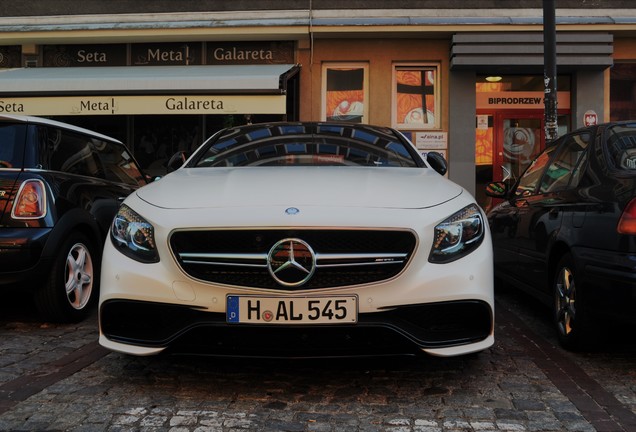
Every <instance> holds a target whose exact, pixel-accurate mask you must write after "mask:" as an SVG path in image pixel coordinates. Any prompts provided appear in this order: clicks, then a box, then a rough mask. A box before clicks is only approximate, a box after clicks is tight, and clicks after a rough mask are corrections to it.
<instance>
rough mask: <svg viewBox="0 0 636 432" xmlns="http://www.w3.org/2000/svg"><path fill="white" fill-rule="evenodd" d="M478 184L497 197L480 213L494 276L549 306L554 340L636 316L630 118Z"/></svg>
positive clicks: (569, 344) (634, 137)
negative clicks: (507, 178) (508, 177)
mask: <svg viewBox="0 0 636 432" xmlns="http://www.w3.org/2000/svg"><path fill="white" fill-rule="evenodd" d="M486 193H487V194H488V195H489V196H491V197H494V198H503V199H504V201H503V202H502V203H500V204H498V205H496V206H495V207H494V208H493V209H492V210H491V211H490V212H489V213H488V220H489V223H490V228H491V232H492V237H493V245H494V263H495V275H496V277H498V278H501V279H502V280H504V281H506V282H508V283H511V284H512V285H514V286H515V287H519V288H522V289H524V290H526V291H528V292H529V293H531V294H533V295H536V296H537V297H538V298H539V299H541V300H543V301H545V302H546V303H548V304H549V305H551V307H552V308H553V313H554V315H553V316H554V321H555V323H556V328H557V330H558V336H559V341H560V343H561V344H562V346H564V347H565V348H568V349H580V348H585V347H590V346H591V344H593V343H594V342H596V341H598V337H599V336H601V335H602V332H601V329H602V328H603V327H606V326H605V324H606V323H614V322H621V323H627V324H630V325H633V324H634V323H636V121H632V122H613V123H606V124H601V125H597V126H592V127H587V128H584V129H580V130H577V131H574V132H571V133H569V134H567V135H564V136H562V137H560V138H559V139H557V140H555V141H554V142H553V143H551V144H550V145H548V146H547V148H546V149H545V151H543V152H542V153H541V154H540V155H539V156H538V157H537V158H536V159H535V160H534V161H533V162H532V164H531V165H530V166H529V167H528V168H527V170H526V171H525V173H524V174H523V175H522V176H521V178H520V179H519V180H518V181H517V182H514V183H513V184H510V183H508V182H495V183H491V184H489V185H488V187H487V191H486Z"/></svg>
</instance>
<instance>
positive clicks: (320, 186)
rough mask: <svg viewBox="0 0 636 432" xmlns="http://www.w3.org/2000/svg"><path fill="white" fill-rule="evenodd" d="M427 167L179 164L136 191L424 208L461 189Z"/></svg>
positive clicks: (188, 200) (169, 196) (161, 201)
mask: <svg viewBox="0 0 636 432" xmlns="http://www.w3.org/2000/svg"><path fill="white" fill-rule="evenodd" d="M462 190H463V189H462V188H461V187H460V186H458V185H456V184H455V183H452V182H451V181H449V180H448V179H446V178H444V177H442V176H440V175H439V174H437V173H436V172H435V171H433V170H432V169H430V168H375V167H373V168H366V167H300V166H295V167H241V168H184V169H180V170H178V171H175V172H173V173H171V174H169V175H167V176H165V177H163V178H162V179H160V180H158V181H156V182H154V183H151V184H149V185H147V186H145V187H143V188H141V189H139V190H138V191H137V195H138V196H139V198H141V199H142V200H144V201H146V202H148V203H150V204H152V205H155V206H157V207H162V208H172V209H182V208H210V207H248V206H249V207H260V206H271V205H284V206H301V205H302V206H338V207H375V208H424V207H431V206H435V205H438V204H440V203H442V202H445V201H448V200H450V199H452V198H454V197H456V196H458V195H460V194H461V193H462Z"/></svg>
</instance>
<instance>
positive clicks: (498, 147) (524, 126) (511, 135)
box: [493, 111, 545, 181]
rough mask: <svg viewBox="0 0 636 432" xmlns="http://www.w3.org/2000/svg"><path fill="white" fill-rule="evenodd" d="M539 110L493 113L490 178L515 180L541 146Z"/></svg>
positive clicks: (542, 141)
mask: <svg viewBox="0 0 636 432" xmlns="http://www.w3.org/2000/svg"><path fill="white" fill-rule="evenodd" d="M543 117H544V116H543V112H539V113H534V112H527V111H526V112H523V113H522V112H518V111H517V112H515V111H512V112H511V111H500V112H497V113H495V119H494V120H495V121H494V133H495V137H494V138H495V142H494V144H495V145H494V152H493V153H494V154H493V162H494V166H493V180H494V181H499V180H506V179H512V180H513V181H514V180H516V179H518V178H519V177H520V176H521V174H523V172H524V171H525V169H526V167H527V166H528V165H529V164H530V162H532V160H533V159H534V157H535V156H537V155H538V154H539V152H541V150H543V148H544V147H545V133H544V127H543V125H544V119H543Z"/></svg>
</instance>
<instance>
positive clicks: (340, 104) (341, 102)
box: [322, 63, 369, 123]
mask: <svg viewBox="0 0 636 432" xmlns="http://www.w3.org/2000/svg"><path fill="white" fill-rule="evenodd" d="M368 69H369V68H368V64H367V63H324V64H323V67H322V95H323V96H322V120H329V121H347V122H352V123H367V121H368V120H367V119H368V89H369V86H368Z"/></svg>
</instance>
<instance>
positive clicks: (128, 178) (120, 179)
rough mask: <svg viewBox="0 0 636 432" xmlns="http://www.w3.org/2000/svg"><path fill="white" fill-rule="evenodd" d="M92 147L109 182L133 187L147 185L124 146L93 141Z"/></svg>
mask: <svg viewBox="0 0 636 432" xmlns="http://www.w3.org/2000/svg"><path fill="white" fill-rule="evenodd" d="M92 145H93V147H94V148H95V149H96V153H97V155H98V157H99V159H100V161H101V163H102V165H103V166H104V175H105V177H106V179H107V180H110V181H114V182H117V183H126V184H129V185H132V186H138V185H140V184H144V183H145V182H144V180H143V175H142V173H141V170H140V169H139V167H138V166H137V164H136V163H135V160H134V159H133V158H132V156H131V155H130V153H129V152H128V151H127V150H126V148H125V147H124V146H122V145H119V144H116V143H112V142H107V141H101V140H93V143H92Z"/></svg>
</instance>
